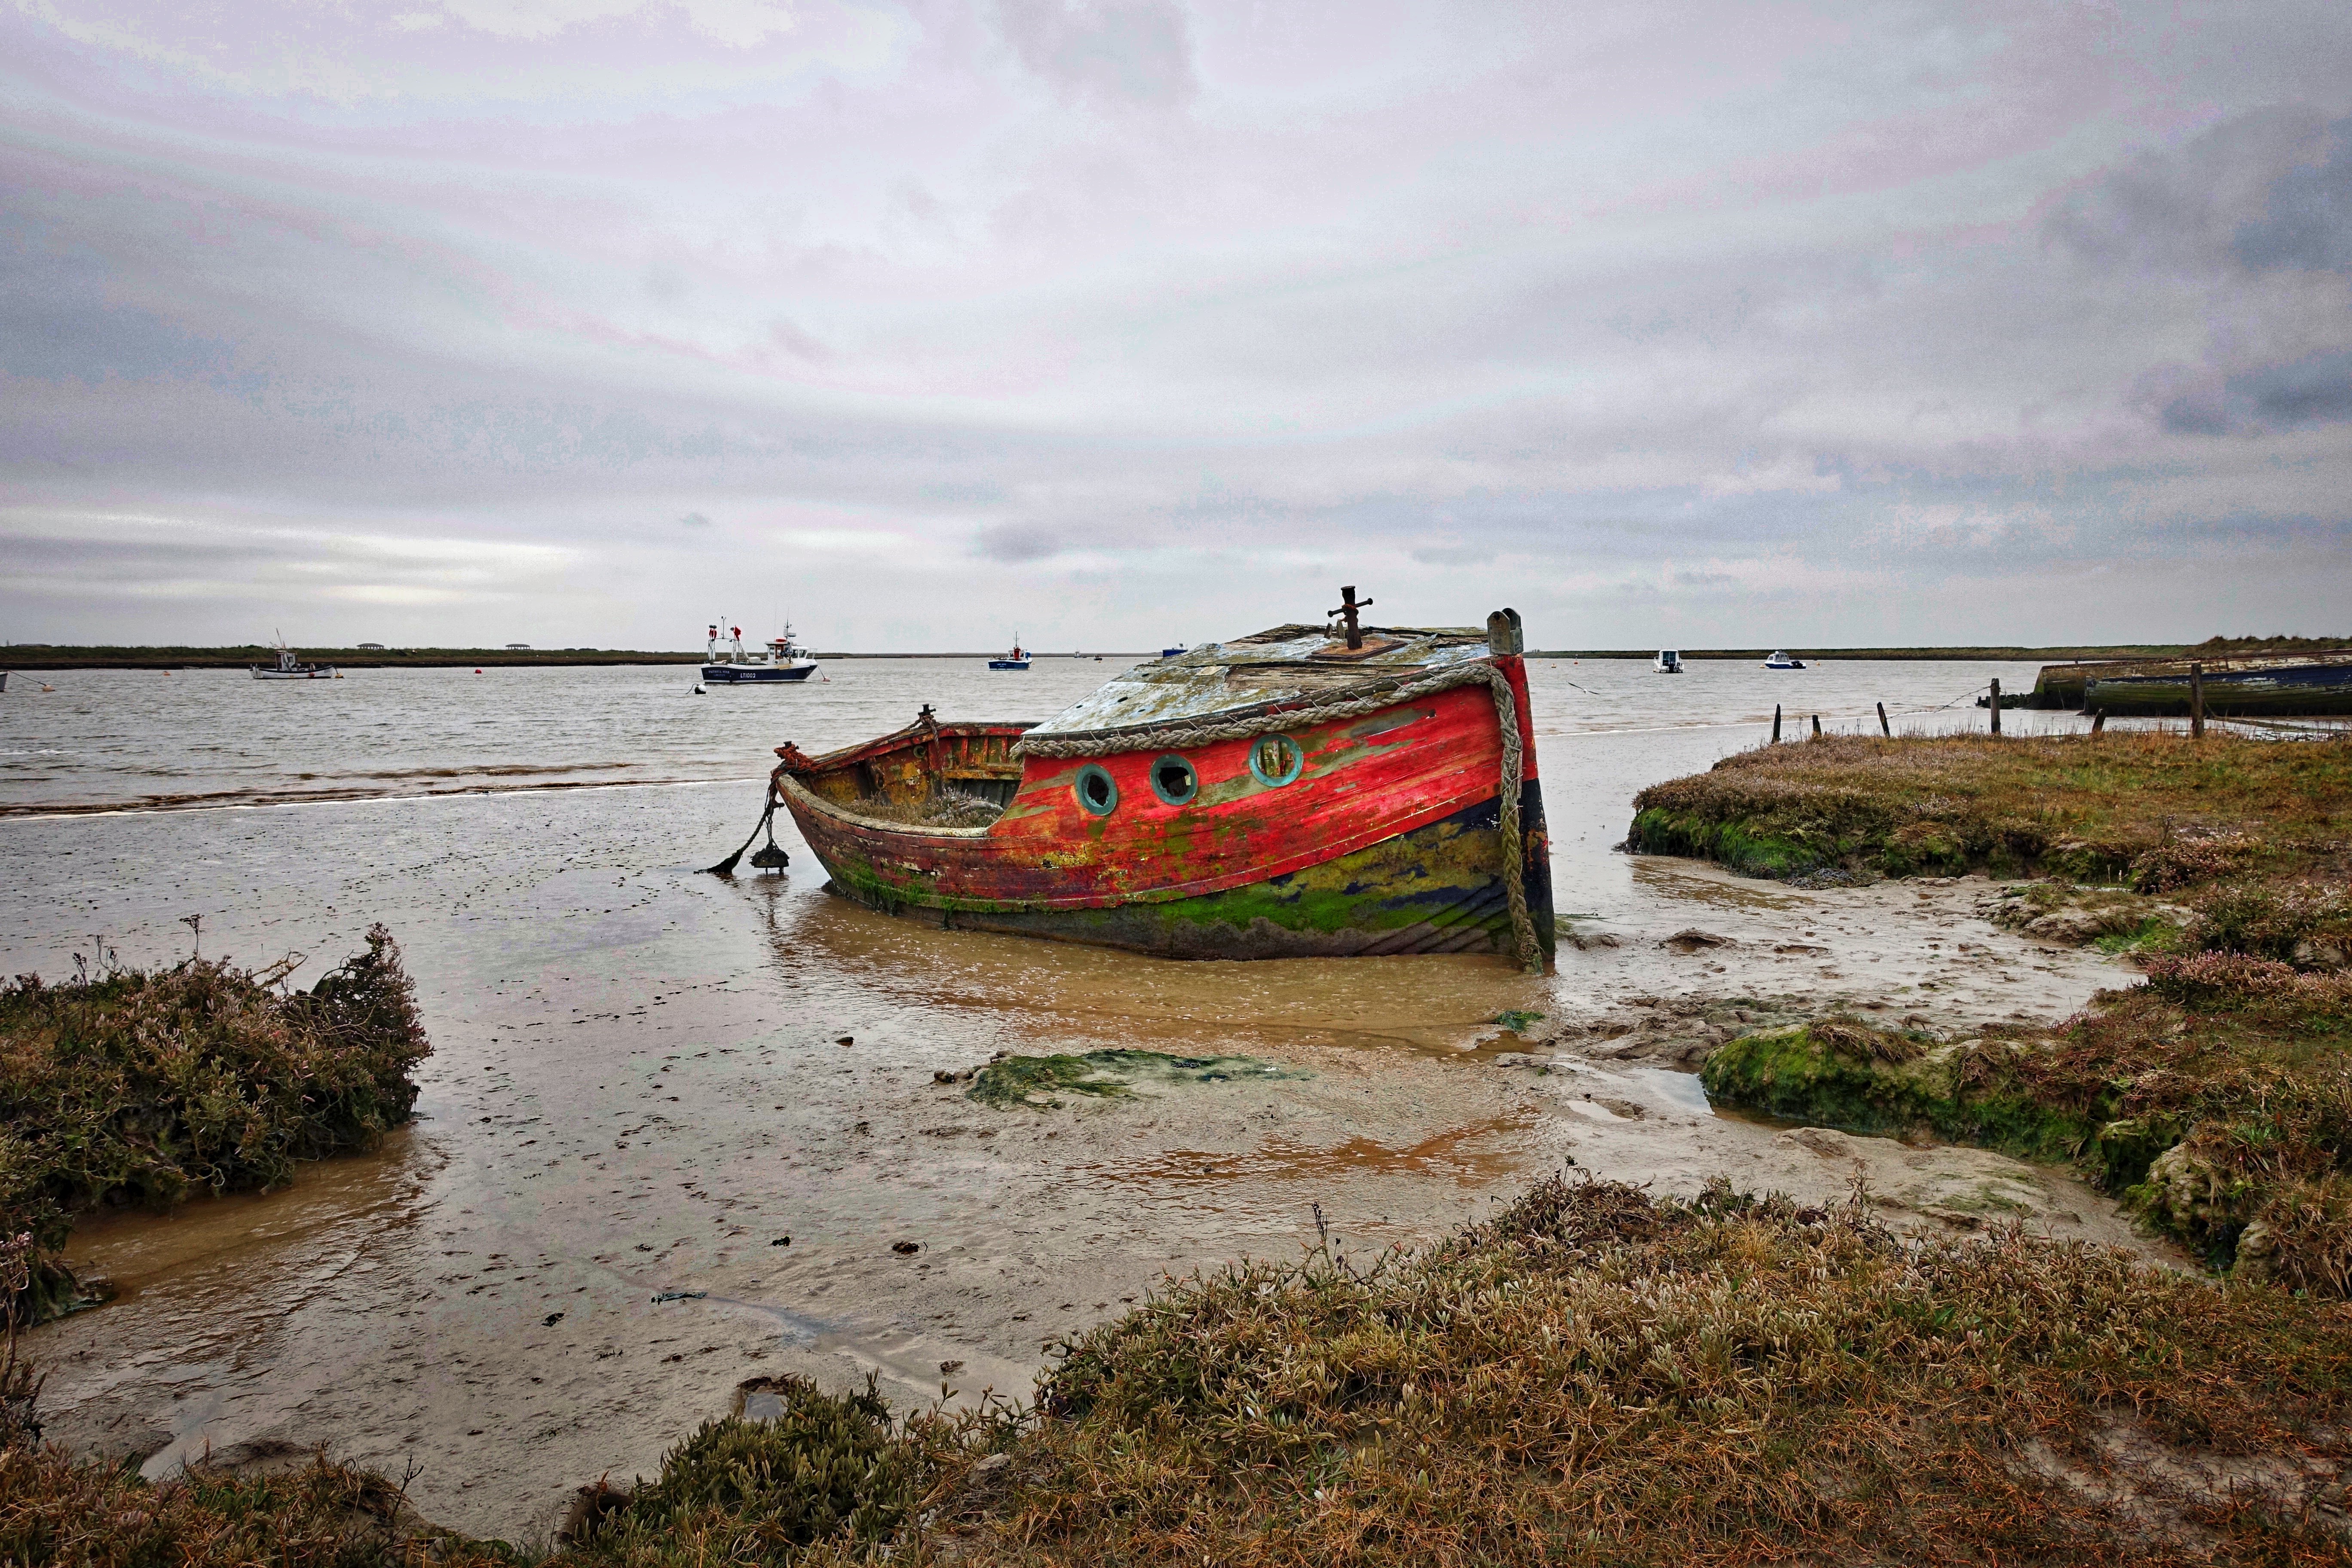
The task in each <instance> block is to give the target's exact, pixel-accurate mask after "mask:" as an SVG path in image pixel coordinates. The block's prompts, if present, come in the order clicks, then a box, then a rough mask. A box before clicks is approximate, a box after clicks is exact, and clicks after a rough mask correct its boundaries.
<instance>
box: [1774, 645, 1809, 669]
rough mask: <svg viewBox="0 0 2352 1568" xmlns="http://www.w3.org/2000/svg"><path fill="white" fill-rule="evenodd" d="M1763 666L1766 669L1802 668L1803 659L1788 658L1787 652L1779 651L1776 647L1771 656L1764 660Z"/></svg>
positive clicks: (1803, 666) (1803, 665)
mask: <svg viewBox="0 0 2352 1568" xmlns="http://www.w3.org/2000/svg"><path fill="white" fill-rule="evenodd" d="M1764 668H1767V669H1802V668H1805V661H1804V660H1803V659H1801V658H1790V657H1789V656H1788V655H1787V654H1785V653H1781V652H1780V651H1778V650H1777V649H1776V650H1775V651H1774V652H1773V655H1772V657H1771V658H1768V659H1766V660H1765V661H1764Z"/></svg>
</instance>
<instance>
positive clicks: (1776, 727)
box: [1772, 702, 1780, 746]
mask: <svg viewBox="0 0 2352 1568" xmlns="http://www.w3.org/2000/svg"><path fill="white" fill-rule="evenodd" d="M1772 743H1773V744H1774V745H1776V746H1777V745H1779V744H1780V704H1779V703H1778V702H1775V703H1774V704H1772Z"/></svg>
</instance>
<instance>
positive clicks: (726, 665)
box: [702, 621, 816, 686]
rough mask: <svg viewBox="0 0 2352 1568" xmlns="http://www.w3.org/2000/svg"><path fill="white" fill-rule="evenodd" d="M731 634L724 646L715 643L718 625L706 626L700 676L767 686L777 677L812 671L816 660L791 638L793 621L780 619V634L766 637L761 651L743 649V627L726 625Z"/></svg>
mask: <svg viewBox="0 0 2352 1568" xmlns="http://www.w3.org/2000/svg"><path fill="white" fill-rule="evenodd" d="M727 629H728V631H729V632H730V633H731V634H733V635H732V637H731V639H730V642H729V645H728V647H725V648H721V647H719V628H718V627H717V626H712V627H711V628H710V642H709V647H708V648H707V649H706V650H705V652H704V654H703V659H704V663H703V666H702V679H705V680H708V681H716V682H718V683H719V684H720V685H723V686H770V685H774V684H776V683H778V682H780V681H786V680H806V679H808V678H809V677H810V676H812V675H814V674H815V673H816V660H815V659H814V658H812V657H811V656H810V654H809V651H808V649H806V648H804V647H797V646H795V645H794V644H793V624H792V622H790V621H786V622H785V623H784V635H783V636H782V637H770V638H769V639H768V643H767V649H766V651H765V652H764V653H758V654H754V653H746V652H745V651H743V628H742V627H741V626H730V627H728V628H727Z"/></svg>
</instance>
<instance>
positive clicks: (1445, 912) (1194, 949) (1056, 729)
mask: <svg viewBox="0 0 2352 1568" xmlns="http://www.w3.org/2000/svg"><path fill="white" fill-rule="evenodd" d="M776 754H777V756H778V757H779V758H780V759H781V762H780V763H779V765H778V766H777V768H776V770H775V773H774V774H773V775H772V781H771V785H770V791H771V793H770V803H769V809H770V810H771V812H772V811H773V810H774V808H775V806H776V805H779V804H781V805H782V806H784V808H785V809H787V810H789V811H790V812H791V813H792V816H793V821H794V822H795V823H797V824H798V825H799V826H800V830H801V833H802V835H803V837H805V838H806V839H807V840H808V845H809V847H810V849H811V850H813V851H814V853H815V855H816V858H817V859H818V860H819V861H821V862H822V863H823V864H824V868H825V870H826V872H827V873H828V875H829V876H830V877H831V880H830V881H829V882H828V883H827V884H826V887H827V889H829V890H830V891H833V892H835V893H837V894H840V895H842V896H844V897H846V898H850V899H855V900H858V901H859V902H861V903H865V904H866V905H868V906H870V907H872V908H874V909H877V910H884V911H886V912H888V913H891V914H897V915H905V916H910V917H914V918H918V919H921V920H925V921H931V922H934V923H937V924H939V925H941V926H952V927H956V928H959V929H972V930H982V931H1012V932H1018V933H1022V934H1025V935H1032V936H1042V937H1050V938H1055V939H1058V940H1061V941H1066V942H1094V943H1099V944H1102V945H1106V946H1111V947H1123V948H1131V949H1136V950H1139V951H1141V952H1152V953H1159V954H1162V955H1165V956H1169V957H1180V958H1279V957H1303V956H1313V955H1318V954H1328V955H1340V954H1372V953H1426V952H1500V953H1504V954H1506V955H1508V956H1510V957H1512V958H1513V959H1515V960H1516V961H1517V962H1518V963H1521V964H1523V965H1526V966H1528V967H1531V968H1539V967H1540V965H1541V963H1542V961H1543V958H1544V956H1545V955H1546V954H1548V953H1549V952H1550V951H1551V948H1552V901H1551V879H1550V870H1549V859H1550V858H1549V842H1548V839H1547V837H1546V834H1545V831H1544V820H1543V800H1542V793H1541V790H1540V787H1539V786H1538V782H1537V776H1536V755H1535V732H1534V727H1533V725H1532V723H1531V722H1530V721H1529V718H1528V697H1527V671H1526V668H1525V662H1524V660H1523V658H1521V637H1520V628H1519V617H1518V615H1517V612H1516V611H1512V610H1499V611H1496V613H1495V614H1494V615H1493V616H1489V617H1488V618H1487V626H1486V631H1485V632H1483V633H1481V632H1479V631H1476V630H1472V629H1466V628H1459V627H1441V628H1431V627H1403V626H1397V627H1359V626H1357V625H1356V624H1355V620H1354V617H1353V616H1349V618H1348V625H1347V626H1345V627H1343V628H1335V627H1326V626H1306V625H1297V626H1276V627H1274V628H1273V629H1272V630H1269V631H1263V632H1259V633H1257V634H1256V635H1255V636H1253V637H1242V638H1238V639H1236V640H1234V641H1233V642H1229V643H1223V644H1214V643H1213V644H1208V645H1204V646H1203V647H1199V648H1195V649H1192V651H1190V652H1189V653H1187V654H1185V655H1184V656H1183V657H1181V658H1177V659H1172V660H1170V659H1162V660H1160V661H1158V662H1155V663H1151V664H1145V665H1139V666H1137V667H1136V668H1132V669H1129V670H1128V671H1126V672H1124V673H1123V674H1121V675H1119V676H1118V677H1117V678H1115V679H1112V680H1111V681H1110V682H1109V683H1108V684H1107V685H1105V686H1104V687H1102V688H1101V689H1098V690H1097V691H1096V692H1095V693H1094V694H1093V695H1091V696H1089V697H1087V698H1086V699H1085V700H1082V701H1080V702H1078V703H1076V705H1075V706H1073V707H1071V708H1069V709H1066V710H1064V711H1063V712H1061V713H1059V714H1057V715H1056V716H1055V717H1054V718H1053V719H1052V720H1050V721H1047V722H1045V723H1043V724H1036V725H1030V724H1017V723H982V722H950V721H940V719H938V718H937V717H935V716H934V715H933V714H932V713H931V711H930V710H929V709H928V708H926V709H925V710H923V712H922V713H921V714H920V715H919V716H918V718H917V720H916V721H915V723H913V724H912V725H909V726H908V728H906V729H903V730H900V731H897V732H895V733H893V734H888V735H884V736H881V737H879V738H878V739H876V740H873V741H869V742H866V743H864V744H862V745H856V746H849V747H846V748H844V749H843V750H840V751H836V752H829V753H827V754H825V755H824V756H817V757H812V756H808V755H806V754H804V753H803V752H801V751H800V750H799V749H798V748H797V747H794V746H791V745H785V746H780V747H778V748H777V752H776Z"/></svg>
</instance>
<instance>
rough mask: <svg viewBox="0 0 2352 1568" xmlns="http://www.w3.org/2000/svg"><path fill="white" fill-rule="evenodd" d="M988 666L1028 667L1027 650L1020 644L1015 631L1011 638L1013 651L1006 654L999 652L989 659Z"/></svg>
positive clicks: (998, 667) (1004, 667) (1000, 667)
mask: <svg viewBox="0 0 2352 1568" xmlns="http://www.w3.org/2000/svg"><path fill="white" fill-rule="evenodd" d="M988 668H991V669H1026V668H1029V650H1028V649H1026V648H1024V647H1022V646H1021V638H1020V636H1019V635H1018V634H1017V633H1016V634H1015V635H1014V637H1013V651H1012V652H1011V653H1007V654H1000V655H998V656H997V657H996V658H992V659H990V660H989V661H988Z"/></svg>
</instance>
